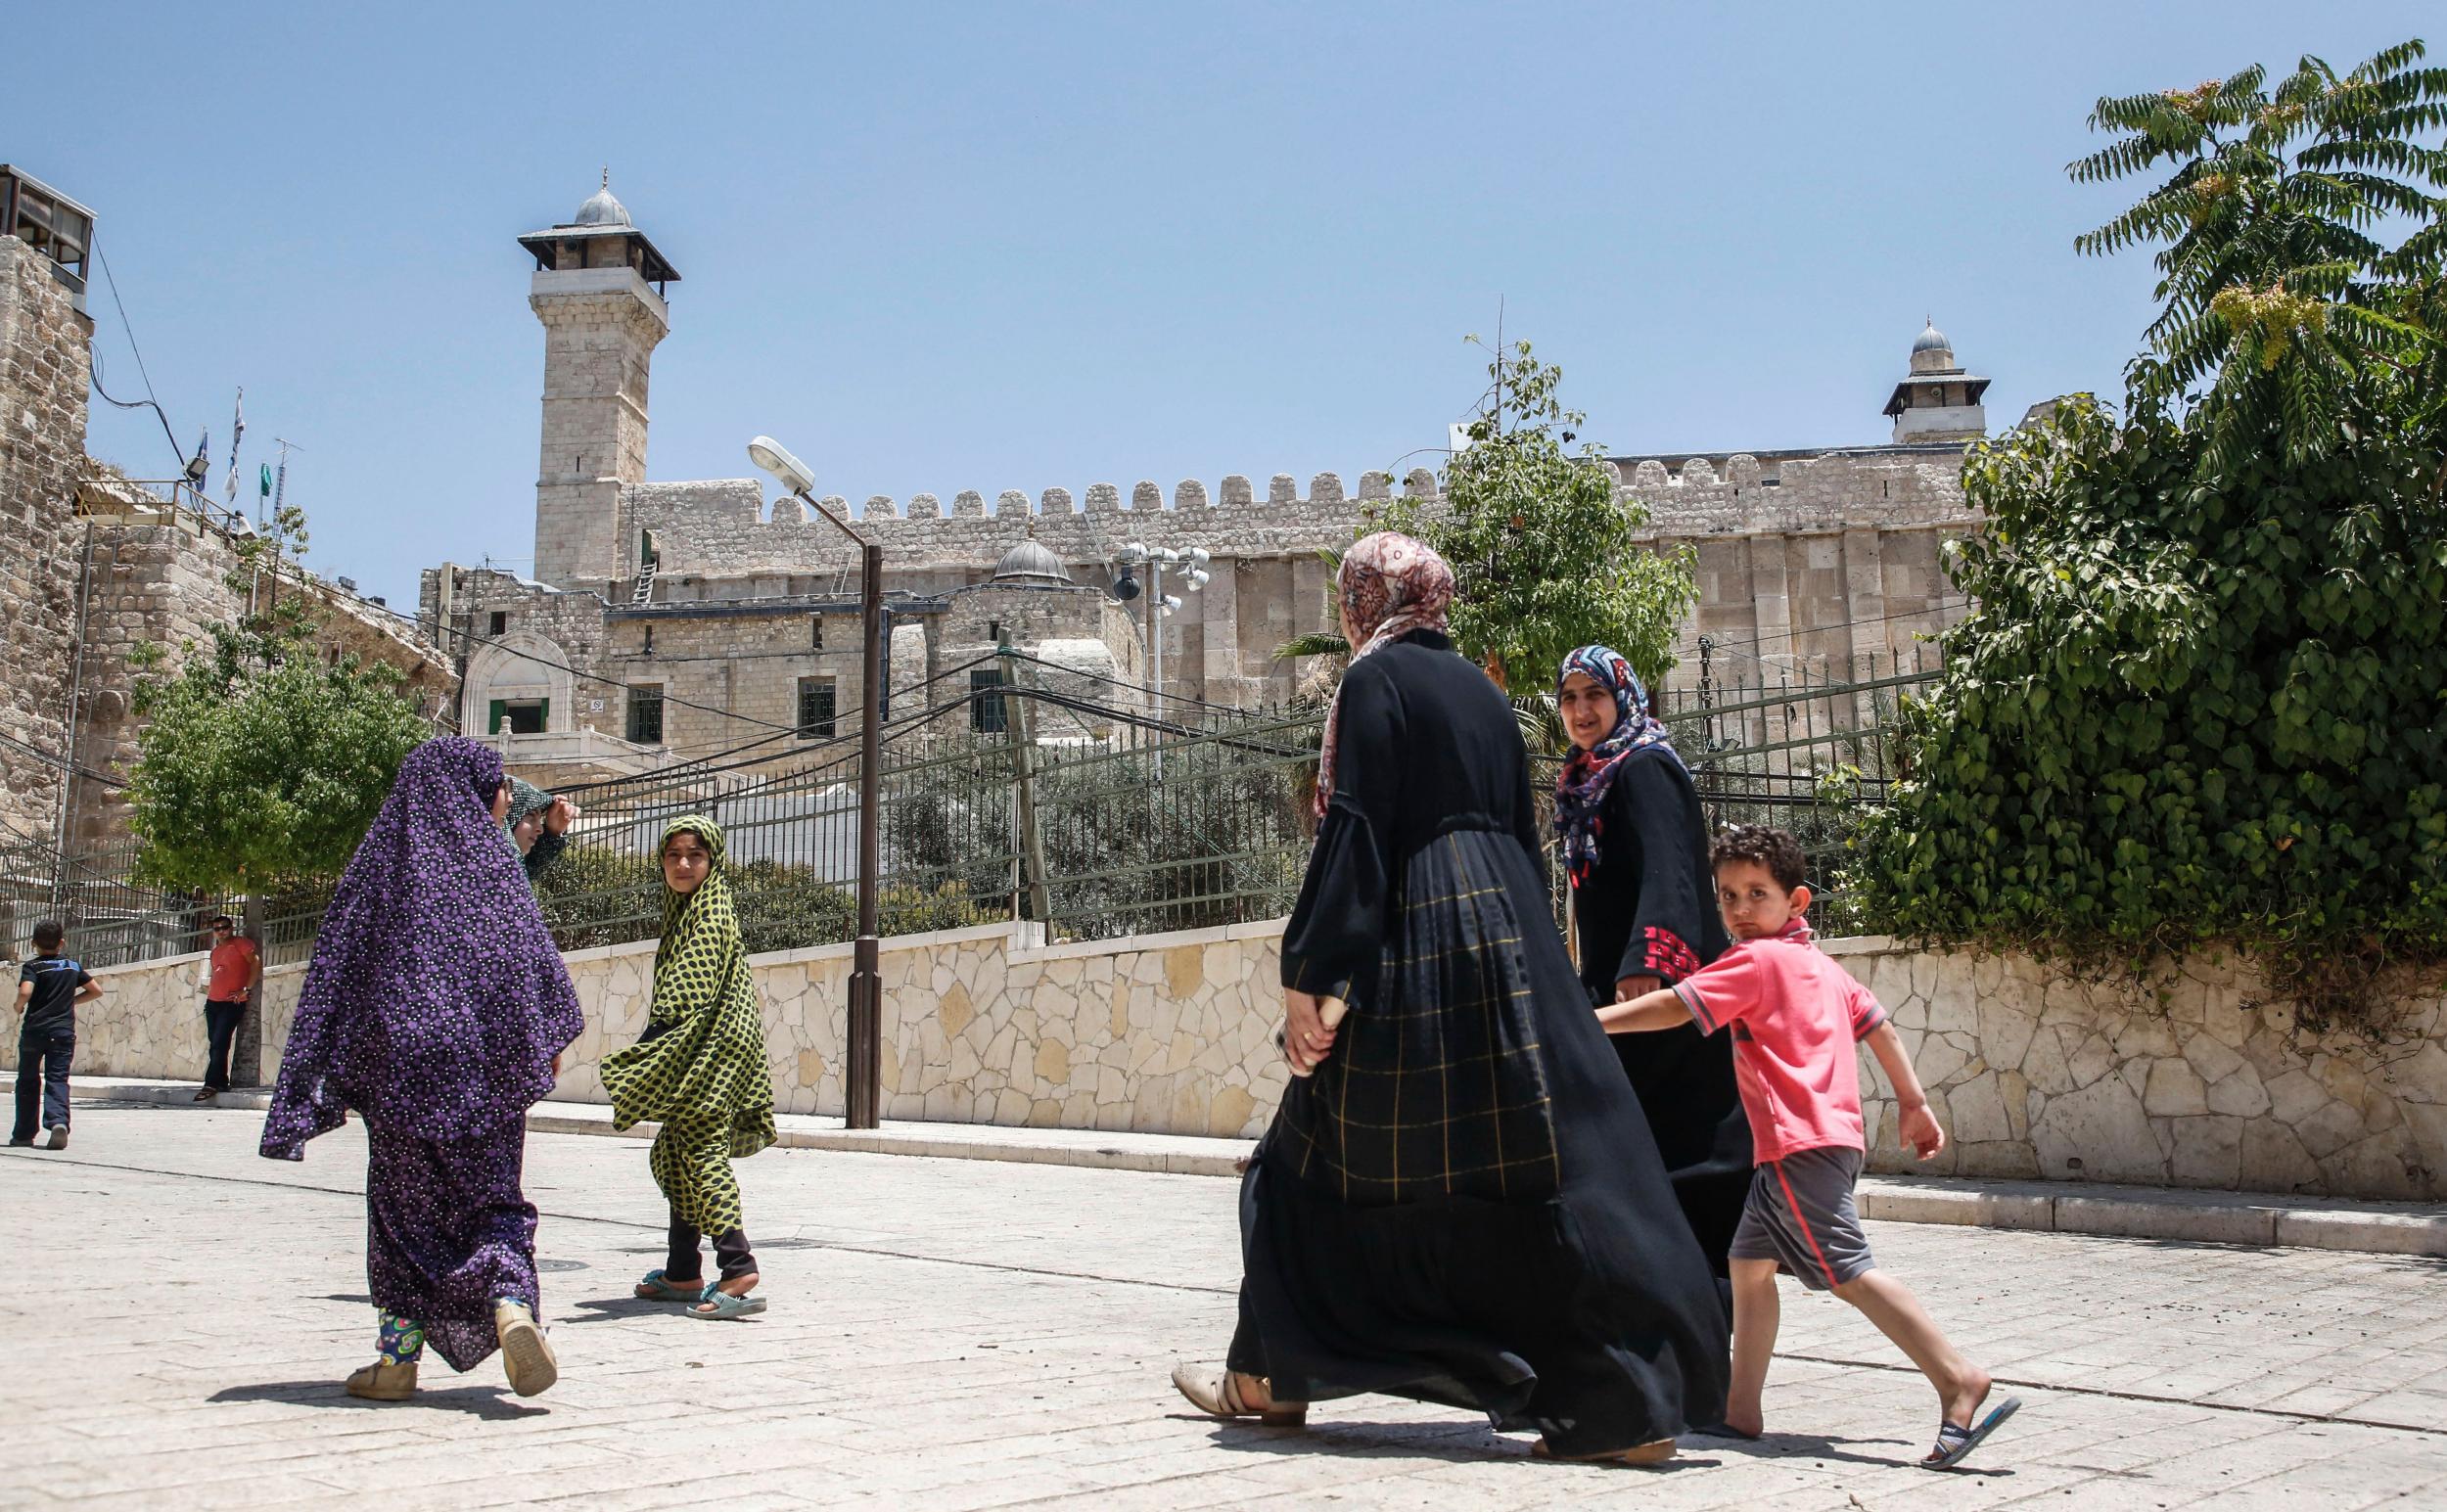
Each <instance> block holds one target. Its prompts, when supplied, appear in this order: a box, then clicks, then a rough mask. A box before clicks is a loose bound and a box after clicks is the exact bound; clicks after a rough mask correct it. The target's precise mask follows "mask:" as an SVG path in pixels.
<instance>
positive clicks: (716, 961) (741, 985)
mask: <svg viewBox="0 0 2447 1512" xmlns="http://www.w3.org/2000/svg"><path fill="white" fill-rule="evenodd" d="M683 834H688V835H694V836H696V837H697V838H698V839H699V840H701V841H703V842H704V843H705V847H706V849H707V850H708V851H710V852H711V853H712V855H713V865H712V866H711V867H709V868H708V869H707V872H706V878H705V881H703V882H701V883H699V884H698V885H697V887H696V889H695V890H694V891H693V892H690V893H674V892H671V891H670V890H669V887H668V886H667V887H666V888H665V890H664V893H663V943H662V945H661V947H660V948H658V949H657V950H656V951H655V956H654V1003H653V1006H652V1008H651V1009H650V1010H649V1012H648V1015H647V1035H648V1037H646V1038H644V1039H641V1040H639V1041H638V1042H637V1043H635V1044H633V1045H630V1046H629V1047H628V1048H627V1049H625V1050H621V1051H617V1052H615V1053H613V1054H612V1055H609V1056H606V1057H605V1058H604V1061H603V1085H604V1090H605V1091H606V1092H607V1093H609V1094H610V1096H611V1098H612V1123H613V1126H614V1127H616V1128H626V1127H628V1126H629V1125H630V1124H632V1123H696V1122H700V1121H704V1120H710V1119H720V1120H724V1121H726V1122H727V1123H728V1124H729V1126H730V1147H731V1155H732V1157H733V1158H734V1159H736V1158H738V1157H741V1156H746V1155H754V1154H755V1153H756V1152H757V1151H759V1150H762V1149H763V1148H764V1147H765V1146H766V1145H769V1144H771V1143H772V1142H773V1135H774V1130H773V1077H772V1073H771V1071H770V1069H769V1068H768V1067H767V1066H766V1064H765V1058H764V1018H763V1013H762V1010H761V1009H760V1008H759V1006H758V1004H757V992H756V984H755V981H754V979H753V978H752V977H751V976H750V974H749V971H748V952H747V948H746V946H745V945H744V944H743V943H742V942H741V940H740V936H739V912H738V908H737V906H736V904H735V903H734V902H733V900H732V897H731V887H730V879H729V878H728V877H727V876H726V875H724V870H723V860H722V856H723V851H722V827H721V826H720V825H718V824H716V823H715V822H714V821H713V820H712V819H709V818H707V817H705V816H704V815H702V814H689V815H687V816H686V817H684V818H680V819H675V820H673V821H672V822H671V825H670V827H669V829H666V830H665V831H664V832H663V844H664V846H665V847H667V848H668V847H669V845H670V843H671V841H672V838H673V837H675V836H678V835H683Z"/></svg>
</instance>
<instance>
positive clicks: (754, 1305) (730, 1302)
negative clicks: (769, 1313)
mask: <svg viewBox="0 0 2447 1512" xmlns="http://www.w3.org/2000/svg"><path fill="white" fill-rule="evenodd" d="M709 1303H711V1304H712V1305H713V1306H712V1308H711V1309H709V1308H708V1306H707V1304H709ZM763 1310H764V1299H763V1298H762V1297H733V1296H732V1295H731V1294H730V1293H728V1292H726V1291H724V1290H722V1288H721V1287H720V1286H719V1285H718V1284H716V1285H712V1286H708V1287H707V1288H706V1289H705V1290H704V1291H703V1292H700V1293H699V1294H698V1295H697V1305H696V1306H693V1307H691V1308H689V1309H688V1315H689V1316H690V1317H692V1318H703V1319H705V1320H706V1321H707V1322H709V1323H718V1322H720V1321H722V1320H723V1319H724V1318H744V1317H747V1316H749V1315H750V1314H752V1313H757V1312H762V1311H763Z"/></svg>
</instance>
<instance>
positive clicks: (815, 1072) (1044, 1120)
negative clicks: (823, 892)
mask: <svg viewBox="0 0 2447 1512" xmlns="http://www.w3.org/2000/svg"><path fill="white" fill-rule="evenodd" d="M1280 931H1281V926H1280V924H1279V923H1271V924H1259V925H1246V926H1240V927H1236V928H1232V929H1218V930H1198V931H1191V932H1187V933H1182V934H1176V935H1158V936H1141V937H1136V938H1133V939H1118V940H1100V941H1092V942H1088V943H1085V944H1065V945H1054V946H1045V945H1042V944H1040V943H1039V942H1038V937H1037V935H1036V932H1035V930H1034V928H1033V927H1028V926H1023V927H1022V928H1021V929H1020V930H1019V931H1018V932H1016V933H1015V932H1014V931H1013V929H1012V928H1011V927H1009V926H1005V925H993V926H988V927H984V928H979V929H968V930H953V931H946V932H944V933H941V934H935V935H917V936H905V937H901V938H899V939H889V940H886V941H885V942H884V954H883V970H884V1026H885V1028H884V1084H885V1096H884V1116H885V1117H886V1118H887V1119H925V1120H929V1121H938V1122H965V1123H999V1124H1013V1125H1016V1124H1030V1125H1036V1126H1039V1127H1062V1128H1080V1129H1116V1130H1120V1129H1128V1130H1135V1131H1139V1132H1144V1133H1169V1134H1205V1135H1216V1136H1224V1137H1239V1136H1254V1135H1255V1134H1256V1133H1257V1132H1258V1131H1259V1130H1260V1129H1262V1128H1263V1127H1264V1126H1265V1123H1266V1121H1267V1119H1268V1117H1269V1116H1270V1114H1271V1112H1272V1110H1273V1106H1274V1102H1275V1099H1276V1098H1277V1097H1279V1096H1280V1095H1281V1092H1282V1088H1283V1084H1284V1073H1283V1069H1282V1066H1281V1063H1280V1062H1279V1061H1278V1060H1277V1059H1276V1058H1275V1056H1274V1053H1273V1049H1272V1046H1271V1044H1270V1042H1269V1031H1270V1029H1271V1027H1272V1025H1273V1022H1274V1019H1275V1015H1276V1012H1277V1008H1278V998H1277V994H1276V992H1275V990H1274V988H1273V985H1272V984H1273V983H1274V982H1275V980H1276V967H1277V963H1278V959H1279V955H1278V941H1279V936H1280ZM1827 948H1828V951H1829V953H1831V954H1833V955H1835V956H1836V957H1837V958H1838V959H1840V960H1841V961H1842V962H1843V963H1844V965H1845V967H1846V968H1847V969H1848V970H1850V971H1851V972H1852V973H1853V974H1854V975H1855V976H1857V977H1859V978H1860V979H1861V980H1862V981H1863V982H1864V983H1866V984H1867V985H1869V986H1870V989H1871V990H1872V991H1874V992H1876V993H1877V995H1878V997H1879V999H1880V1000H1881V1001H1882V1002H1884V1003H1885V1004H1886V1005H1887V1007H1888V1008H1889V1010H1891V1012H1892V1013H1893V1015H1894V1021H1895V1025H1896V1028H1897V1031H1898V1032H1899V1033H1900V1034H1901V1035H1902V1037H1903V1040H1904V1043H1905V1045H1906V1047H1907V1048H1908V1049H1909V1050H1910V1051H1911V1052H1912V1055H1913V1059H1914V1064H1915V1065H1916V1067H1917V1068H1918V1070H1919V1073H1920V1076H1921V1078H1922V1080H1923V1081H1924V1082H1925V1083H1926V1084H1927V1086H1928V1088H1929V1091H1930V1094H1931V1097H1932V1100H1933V1102H1934V1104H1935V1105H1936V1108H1937V1112H1938V1115H1939V1118H1940V1119H1941V1120H1942V1121H1943V1122H1944V1123H1945V1126H1946V1129H1947V1132H1948V1133H1949V1135H1950V1136H1951V1138H1952V1140H1953V1143H1952V1144H1951V1145H1950V1146H1949V1148H1948V1149H1947V1151H1946V1152H1945V1154H1943V1155H1942V1156H1940V1157H1939V1158H1938V1159H1937V1160H1935V1161H1933V1162H1930V1163H1928V1164H1927V1165H1925V1166H1918V1165H1916V1163H1914V1162H1912V1161H1911V1160H1910V1159H1909V1157H1907V1156H1905V1155H1903V1154H1902V1153H1901V1152H1899V1151H1897V1150H1895V1149H1893V1148H1891V1145H1892V1141H1893V1132H1892V1130H1893V1126H1894V1105H1893V1102H1892V1100H1891V1099H1890V1098H1888V1097H1886V1096H1885V1095H1884V1093H1885V1090H1886V1089H1885V1084H1884V1078H1883V1077H1881V1076H1880V1075H1879V1074H1878V1073H1877V1071H1876V1068H1875V1065H1874V1063H1873V1062H1872V1061H1870V1058H1869V1057H1868V1056H1867V1055H1866V1054H1865V1055H1864V1057H1863V1063H1862V1083H1863V1087H1864V1089H1865V1091H1867V1092H1869V1093H1870V1096H1869V1101H1868V1105H1867V1112H1868V1114H1869V1117H1870V1137H1871V1142H1872V1145H1873V1147H1874V1148H1873V1150H1872V1153H1871V1157H1870V1167H1871V1168H1872V1169H1876V1170H1889V1171H1892V1170H1903V1169H1919V1170H1923V1171H1927V1172H1929V1173H1932V1174H1949V1175H1971V1176H2020V1177H2033V1176H2036V1177H2044V1178H2048V1179H2052V1180H2092V1181H2127V1182H2141V1183H2147V1184H2151V1185H2163V1186H2182V1187H2204V1188H2239V1189H2244V1190H2258V1191H2272V1192H2303V1193H2314V1194H2321V1195H2328V1196H2339V1197H2366V1198H2399V1199H2406V1198H2410V1199H2416V1200H2434V1199H2437V1198H2439V1197H2440V1196H2442V1195H2447V1002H2443V1001H2442V1000H2441V998H2440V997H2438V996H2436V995H2431V996H2427V997H2424V998H2423V999H2421V1000H2418V1001H2411V1002H2407V1003H2405V1004H2402V1005H2401V1007H2402V1010H2403V1017H2402V1023H2401V1025H2400V1028H2399V1032H2398V1034H2397V1035H2396V1036H2395V1039H2394V1042H2393V1043H2392V1044H2390V1045H2389V1046H2386V1047H2384V1048H2375V1047H2374V1046H2372V1045H2370V1044H2369V1043H2367V1042H2365V1041H2362V1040H2359V1039H2356V1038H2354V1037H2352V1036H2349V1035H2339V1034H2332V1035H2329V1036H2326V1037H2310V1036H2300V1035H2297V1034H2296V1033H2295V1032H2294V1030H2293V1026H2292V1023H2291V1018H2290V1015H2289V1014H2288V1013H2287V1012H2286V1011H2285V1009H2284V1008H2283V1007H2282V1006H2269V1005H2261V1004H2259V1003H2258V1002H2256V991H2257V989H2256V987H2255V986H2254V985H2253V983H2252V982H2251V981H2250V980H2249V979H2248V978H2247V977H2244V976H2241V975H2239V974H2238V973H2236V972H2235V971H2233V970H2232V969H2231V968H2225V967H2218V966H2210V965H2205V964H2203V965H2195V966H2193V967H2191V968H2188V969H2187V970H2186V971H2184V972H2182V973H2180V974H2176V975H2173V976H2170V977H2168V978H2167V979H2165V980H2164V981H2162V982H2159V983H2157V984H2155V985H2153V988H2152V989H2151V990H2150V991H2148V992H2146V993H2143V992H2135V991H2134V990H2132V989H2131V988H2130V987H2129V985H2122V984H2097V983H2082V982H2075V981H2070V980H2067V979H2065V978H2064V977H2062V976H2060V975H2058V974H2055V973H2054V972H2052V971H2050V970H2049V969H2048V968H2046V967H2043V966H2041V965H2039V964H2038V963H2036V962H2033V961H2030V960H2027V959H2023V958H2018V957H1998V956H1973V955H1969V954H1958V953H1948V952H1919V951H1912V950H1906V949H1903V948H1900V947H1898V946H1897V945H1895V944H1894V943H1893V942H1892V941H1889V940H1885V939H1839V940H1831V941H1828V944H1827ZM653 958H654V947H653V945H652V944H651V943H640V944H633V945H621V946H614V947H610V948H606V949H599V950H581V951H577V952H574V953H573V954H572V955H571V956H570V957H569V962H570V973H571V976H572V978H573V980H574V981H576V983H577V988H578V993H579V996H580V997H581V999H582V1000H583V1001H584V1003H585V1005H586V1031H585V1033H584V1034H583V1035H582V1036H581V1037H580V1038H579V1040H578V1041H577V1046H576V1047H575V1053H574V1054H573V1056H572V1057H571V1058H570V1060H569V1063H568V1064H567V1066H566V1067H565V1070H564V1073H563V1076H562V1079H561V1087H560V1092H559V1095H560V1096H562V1097H564V1098H568V1099H574V1100H581V1101H596V1102H599V1101H601V1100H602V1096H603V1093H602V1084H601V1082H600V1081H598V1080H597V1079H596V1075H595V1064H596V1062H597V1061H598V1060H599V1059H600V1057H601V1055H602V1053H603V1050H604V1047H605V1046H606V1045H607V1044H608V1045H612V1046H619V1045H623V1044H626V1043H628V1042H629V1041H630V1040H632V1039H633V1038H635V1037H636V1034H637V1032H638V1031H639V1030H640V1029H641V1028H642V1026H643V1024H644V1022H645V1012H646V1004H647V988H648V984H649V982H650V980H651V977H652V972H653ZM753 964H754V967H755V970H756V973H757V978H758V985H759V987H760V989H761V990H762V995H763V1001H764V1011H765V1032H766V1036H767V1043H768V1046H769V1049H770V1051H771V1056H772V1066H773V1079H774V1087H775V1094H776V1099H777V1101H778V1103H779V1105H780V1106H781V1108H782V1109H783V1110H784V1111H785V1112H792V1113H823V1114H838V1113H840V1112H841V1108H842V1088H841V1050H842V1045H843V1042H844V1025H845V1014H844V1006H843V1005H844V1000H845V996H846V992H847V988H848V985H849V975H850V947H849V946H848V945H846V944H845V945H827V946H820V947H817V948H814V949H808V950H795V951H787V952H781V953H777V954H772V955H763V956H758V957H755V958H754V963H753ZM202 969H203V957H201V956H181V957H177V958H175V959H172V960H168V961H162V962H154V963H150V964H148V965H144V966H137V967H124V968H116V969H113V970H108V971H105V972H102V973H99V974H98V975H99V976H100V977H101V978H102V979H103V980H104V982H105V983H106V984H107V985H108V986H109V989H110V995H109V996H106V997H105V998H104V999H103V1000H102V1001H101V1002H100V1003H98V1004H95V1005H93V1006H92V1007H90V1008H88V1009H87V1010H86V1012H85V1013H84V1015H83V1024H82V1026H81V1029H80V1036H79V1045H78V1053H77V1066H78V1069H79V1070H81V1071H84V1072H87V1073H90V1074H95V1075H110V1076H125V1077H196V1076H198V1075H199V1074H200V1072H201V1068H202V1066H203V1063H204V1025H203V1013H202V992H201V989H200V985H199V981H200V974H201V972H202ZM302 973H303V968H301V967H284V968H279V969H276V970H274V971H272V972H271V973H269V974H268V975H267V977H266V979H265V1007H266V1011H267V1013H268V1015H269V1021H268V1022H267V1024H266V1025H265V1027H264V1034H263V1040H264V1045H265V1048H266V1052H267V1054H266V1061H267V1064H268V1063H269V1062H270V1061H271V1060H272V1058H273V1057H275V1056H276V1055H277V1053H278V1048H279V1046H280V1045H281V1044H282V1043H283V1042H284V1040H285V1038H286V1035H287V1031H288V1025H289V1018H290V1015H291V1013H292V1012H293V1010H294V1006H295V1003H296V1000H297V992H298V987H299V985H300V981H301V979H302ZM12 1048H13V1046H6V1045H0V1053H4V1052H6V1051H7V1050H9V1049H12Z"/></svg>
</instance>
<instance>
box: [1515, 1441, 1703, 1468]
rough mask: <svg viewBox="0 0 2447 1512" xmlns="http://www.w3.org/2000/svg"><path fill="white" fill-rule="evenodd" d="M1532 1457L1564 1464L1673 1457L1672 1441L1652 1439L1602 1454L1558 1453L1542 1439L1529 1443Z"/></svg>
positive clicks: (1647, 1461)
mask: <svg viewBox="0 0 2447 1512" xmlns="http://www.w3.org/2000/svg"><path fill="white" fill-rule="evenodd" d="M1530 1457H1531V1458H1533V1459H1551V1460H1553V1461H1555V1462H1556V1463H1557V1464H1566V1465H1662V1464H1664V1463H1665V1462H1666V1461H1667V1460H1669V1459H1672V1458H1673V1457H1674V1441H1673V1440H1671V1439H1652V1440H1650V1441H1649V1442H1648V1443H1636V1444H1633V1445H1632V1446H1631V1447H1630V1448H1628V1449H1608V1450H1606V1451H1605V1452H1604V1453H1602V1454H1558V1453H1556V1452H1555V1451H1554V1449H1553V1448H1552V1447H1550V1446H1549V1445H1548V1444H1547V1441H1546V1440H1544V1439H1541V1440H1539V1441H1538V1442H1537V1443H1533V1444H1531V1445H1530Z"/></svg>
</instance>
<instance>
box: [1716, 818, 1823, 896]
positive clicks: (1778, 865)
mask: <svg viewBox="0 0 2447 1512" xmlns="http://www.w3.org/2000/svg"><path fill="white" fill-rule="evenodd" d="M1728 861H1750V862H1753V863H1755V864H1757V865H1760V866H1764V867H1766V868H1767V870H1768V875H1769V876H1771V877H1774V878H1775V879H1776V882H1777V886H1778V887H1780V888H1782V889H1783V890H1784V891H1785V892H1787V893H1790V892H1791V891H1792V890H1793V889H1795V888H1797V887H1799V886H1801V884H1802V880H1803V879H1804V878H1805V877H1806V876H1808V875H1809V864H1808V863H1807V862H1806V861H1805V860H1803V858H1802V854H1801V842H1799V841H1797V840H1795V839H1793V838H1792V837H1791V836H1790V835H1787V834H1785V833H1784V832H1783V831H1782V830H1772V829H1769V828H1768V827H1767V826H1766V825H1764V824H1736V825H1734V826H1733V827H1732V828H1731V829H1730V830H1726V831H1723V832H1722V833H1720V834H1719V835H1718V836H1717V838H1716V843H1715V844H1714V845H1712V846H1710V847H1709V848H1708V869H1709V870H1710V871H1714V870H1716V869H1717V868H1718V867H1720V866H1723V865H1724V864H1725V863H1726V862H1728Z"/></svg>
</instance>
